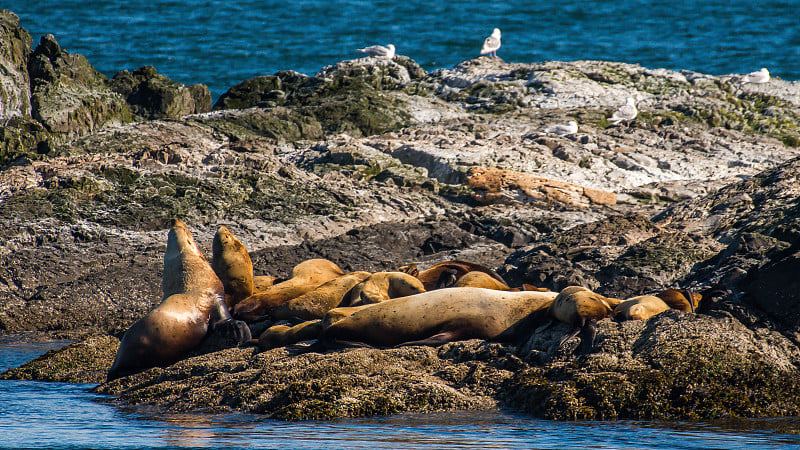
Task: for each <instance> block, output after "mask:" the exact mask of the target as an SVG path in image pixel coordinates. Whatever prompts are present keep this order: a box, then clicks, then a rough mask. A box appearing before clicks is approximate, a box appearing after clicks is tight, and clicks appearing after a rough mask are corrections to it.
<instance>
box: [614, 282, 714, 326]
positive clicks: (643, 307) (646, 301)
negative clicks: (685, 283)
mask: <svg viewBox="0 0 800 450" xmlns="http://www.w3.org/2000/svg"><path fill="white" fill-rule="evenodd" d="M690 298H691V301H689V299H690ZM702 298H703V296H702V295H701V294H698V293H693V292H692V291H690V290H688V289H680V290H679V289H665V290H663V291H661V292H659V293H657V294H655V295H640V296H638V297H633V298H629V299H627V300H625V301H624V302H622V303H621V304H619V305H618V306H617V307H616V308H614V318H615V319H616V320H647V319H649V318H651V317H653V316H655V315H656V314H661V313H662V312H664V311H666V310H668V309H678V310H680V311H687V312H688V311H692V312H694V310H695V308H696V307H697V306H698V305H699V304H700V300H701V299H702Z"/></svg>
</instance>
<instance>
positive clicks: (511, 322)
mask: <svg viewBox="0 0 800 450" xmlns="http://www.w3.org/2000/svg"><path fill="white" fill-rule="evenodd" d="M557 295H558V293H556V292H504V291H495V290H491V289H482V288H469V287H461V288H448V289H439V290H434V291H428V292H423V293H420V294H415V295H411V296H408V297H400V298H395V299H392V300H387V301H385V302H381V303H376V304H374V305H369V306H362V307H357V308H359V309H354V310H349V311H347V312H348V313H349V314H347V315H343V316H342V315H339V317H337V320H330V321H329V322H330V323H329V324H325V322H326V319H328V317H326V318H324V319H323V324H324V325H323V331H322V335H321V337H320V340H321V341H322V342H323V343H326V345H332V346H334V345H336V344H337V343H339V342H360V343H365V344H367V345H373V346H381V347H392V346H396V345H401V344H402V345H441V344H444V343H446V342H450V341H456V340H465V339H473V338H478V339H487V340H506V339H512V338H515V337H517V334H518V332H519V331H520V329H521V328H524V327H523V326H522V325H523V324H525V323H528V321H527V320H525V319H527V318H528V317H529V316H530V315H531V314H532V313H534V312H536V311H538V310H540V309H543V308H547V307H548V306H549V305H550V303H551V302H552V301H553V299H554V298H555V297H556V296H557ZM339 309H342V308H336V309H333V310H331V311H329V314H337V313H338V311H337V310H339Z"/></svg>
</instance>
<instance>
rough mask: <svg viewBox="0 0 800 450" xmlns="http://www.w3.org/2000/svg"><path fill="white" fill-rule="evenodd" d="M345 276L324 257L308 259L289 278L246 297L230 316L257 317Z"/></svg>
mask: <svg viewBox="0 0 800 450" xmlns="http://www.w3.org/2000/svg"><path fill="white" fill-rule="evenodd" d="M342 275H344V272H342V269H340V268H339V266H337V265H336V264H334V263H333V262H331V261H328V260H327V259H309V260H307V261H303V262H301V263H300V264H298V265H296V266H294V268H293V269H292V277H291V278H290V279H288V280H286V281H283V282H280V283H278V284H275V285H272V286H270V287H269V288H267V289H265V290H264V291H263V292H259V293H256V294H253V295H251V296H250V297H247V298H246V299H244V300H242V301H241V302H239V303H238V304H237V305H236V306H235V307H234V308H233V315H234V316H235V317H238V318H240V319H243V320H256V319H258V318H260V317H263V316H264V315H265V314H266V313H267V311H269V310H271V309H272V308H275V307H276V306H280V305H282V304H284V303H286V302H288V301H289V300H291V299H293V298H297V297H300V296H301V295H303V294H305V293H307V292H311V291H313V290H314V289H316V288H318V287H319V286H320V285H322V284H324V283H326V282H328V281H330V280H332V279H334V278H337V277H340V276H342Z"/></svg>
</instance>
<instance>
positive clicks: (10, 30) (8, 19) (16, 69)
mask: <svg viewBox="0 0 800 450" xmlns="http://www.w3.org/2000/svg"><path fill="white" fill-rule="evenodd" d="M31 44H32V40H31V36H30V34H28V32H27V31H25V29H24V28H22V27H21V26H19V17H17V15H16V14H14V13H12V12H11V11H5V10H3V11H0V121H5V120H8V119H9V118H11V117H15V116H29V115H30V113H31V102H30V96H31V95H30V94H31V92H30V79H29V77H28V68H27V65H28V58H29V57H30V53H31Z"/></svg>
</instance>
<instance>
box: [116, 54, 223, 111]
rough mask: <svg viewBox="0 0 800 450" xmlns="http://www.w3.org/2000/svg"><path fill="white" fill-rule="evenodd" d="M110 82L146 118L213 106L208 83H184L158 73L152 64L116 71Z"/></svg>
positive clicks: (204, 109)
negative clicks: (206, 84)
mask: <svg viewBox="0 0 800 450" xmlns="http://www.w3.org/2000/svg"><path fill="white" fill-rule="evenodd" d="M108 85H109V87H110V88H111V90H112V91H114V92H116V93H118V94H120V95H122V97H123V98H125V101H127V102H128V104H129V105H130V106H131V109H132V110H133V113H134V114H136V115H137V116H140V117H142V118H144V119H161V118H172V119H174V118H178V117H181V116H185V115H187V114H197V113H204V112H208V111H210V110H211V93H210V92H208V87H206V86H205V85H202V84H194V85H191V86H184V85H183V84H181V83H178V82H176V81H172V80H170V79H169V78H167V77H166V76H164V75H161V74H159V73H158V72H156V69H155V67H153V66H144V67H140V68H139V69H136V70H134V71H133V72H129V71H127V70H123V71H121V72H117V74H116V75H114V77H113V78H111V79H110V80H108Z"/></svg>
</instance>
